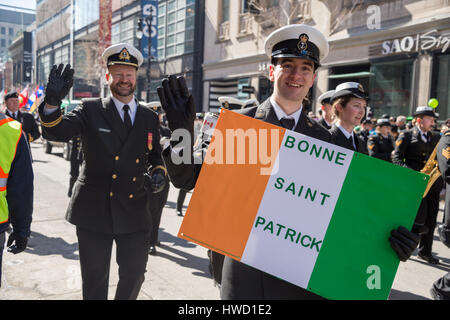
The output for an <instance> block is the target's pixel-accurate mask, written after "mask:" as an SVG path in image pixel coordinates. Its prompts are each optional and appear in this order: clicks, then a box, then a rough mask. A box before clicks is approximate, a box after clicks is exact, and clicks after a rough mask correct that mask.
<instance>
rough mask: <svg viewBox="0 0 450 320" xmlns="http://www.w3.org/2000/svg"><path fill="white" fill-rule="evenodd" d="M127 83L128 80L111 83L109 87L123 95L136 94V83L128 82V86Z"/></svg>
mask: <svg viewBox="0 0 450 320" xmlns="http://www.w3.org/2000/svg"><path fill="white" fill-rule="evenodd" d="M125 84H126V82H119V83H117V84H114V83H111V84H110V86H109V87H110V89H111V91H112V92H113V93H115V94H117V95H118V96H121V97H128V96H131V95H132V94H134V91H135V90H136V84H132V83H128V86H125Z"/></svg>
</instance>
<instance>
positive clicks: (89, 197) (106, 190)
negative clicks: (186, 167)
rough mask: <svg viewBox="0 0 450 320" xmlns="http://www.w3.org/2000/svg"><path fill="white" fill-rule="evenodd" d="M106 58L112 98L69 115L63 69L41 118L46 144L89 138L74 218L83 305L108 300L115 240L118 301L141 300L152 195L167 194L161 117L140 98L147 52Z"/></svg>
mask: <svg viewBox="0 0 450 320" xmlns="http://www.w3.org/2000/svg"><path fill="white" fill-rule="evenodd" d="M103 60H104V62H105V64H106V66H107V68H108V70H107V73H106V79H107V81H108V85H109V88H110V90H111V96H110V97H108V98H106V99H102V98H90V99H83V101H82V103H81V104H80V105H79V106H78V107H76V108H75V109H74V111H73V112H70V113H68V114H66V115H62V114H61V111H60V108H59V106H60V104H61V100H62V99H63V98H64V97H65V96H66V94H67V93H68V92H69V90H70V88H71V87H72V84H73V72H74V71H73V69H71V67H70V65H67V66H66V67H65V68H63V65H59V67H56V65H55V66H53V69H52V70H51V72H50V75H49V81H48V84H47V87H46V95H45V99H44V102H43V103H42V104H41V105H40V107H39V114H40V117H41V124H42V129H43V136H44V137H45V138H46V139H50V140H58V141H69V140H70V139H71V138H72V137H74V136H80V137H81V142H82V151H83V165H82V168H81V173H80V175H79V177H78V180H77V182H76V183H75V186H74V190H73V195H72V197H71V200H70V203H69V207H68V209H67V213H66V219H67V220H68V221H69V222H70V223H72V224H74V225H76V232H77V237H78V244H79V254H80V265H81V277H82V280H83V287H82V288H83V299H95V300H99V299H107V297H108V286H109V283H108V280H109V269H110V263H111V250H112V245H113V242H115V244H116V248H117V251H116V255H117V263H118V265H119V283H118V284H117V290H116V293H115V299H136V298H137V296H138V294H139V291H140V288H141V285H142V283H143V281H144V273H145V271H146V266H147V260H148V252H149V236H150V228H151V224H152V219H151V215H150V212H149V211H148V210H147V201H148V199H149V196H148V193H149V192H159V191H161V190H162V189H163V188H164V183H165V175H166V169H165V167H164V162H163V160H162V158H161V146H160V144H159V140H160V139H159V120H158V116H157V114H156V113H155V112H154V111H152V110H150V109H149V108H146V107H143V106H141V105H140V104H139V103H138V101H137V100H136V98H135V96H134V91H135V88H136V73H137V69H138V68H139V66H140V65H141V64H142V60H143V58H142V54H141V53H140V52H139V51H138V50H137V49H136V48H134V47H133V46H131V45H129V44H125V43H120V44H115V45H112V46H110V47H109V48H107V49H106V50H105V52H104V53H103ZM63 69H64V70H63Z"/></svg>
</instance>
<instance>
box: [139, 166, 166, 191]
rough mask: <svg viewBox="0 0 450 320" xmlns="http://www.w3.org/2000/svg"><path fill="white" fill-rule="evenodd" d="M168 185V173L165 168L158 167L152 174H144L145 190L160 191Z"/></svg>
mask: <svg viewBox="0 0 450 320" xmlns="http://www.w3.org/2000/svg"><path fill="white" fill-rule="evenodd" d="M165 186H166V175H165V174H164V170H162V169H156V170H155V171H154V172H153V173H152V174H151V175H150V174H149V173H145V174H144V188H145V190H147V191H149V192H152V193H158V192H161V191H162V190H163V189H164V187H165Z"/></svg>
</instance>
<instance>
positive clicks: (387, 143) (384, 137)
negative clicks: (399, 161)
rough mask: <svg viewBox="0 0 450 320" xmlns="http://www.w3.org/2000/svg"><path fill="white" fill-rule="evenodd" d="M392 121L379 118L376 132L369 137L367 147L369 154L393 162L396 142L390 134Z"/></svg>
mask: <svg viewBox="0 0 450 320" xmlns="http://www.w3.org/2000/svg"><path fill="white" fill-rule="evenodd" d="M390 128H391V123H390V122H389V120H387V119H378V121H377V126H376V129H375V131H376V134H375V135H373V136H370V137H369V140H368V141H367V149H368V151H369V156H371V157H375V158H378V159H381V160H384V161H388V162H392V151H393V150H394V142H393V141H392V137H391V136H390V135H389V130H390Z"/></svg>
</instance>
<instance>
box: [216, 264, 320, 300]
mask: <svg viewBox="0 0 450 320" xmlns="http://www.w3.org/2000/svg"><path fill="white" fill-rule="evenodd" d="M220 298H221V299H222V300H324V298H323V297H321V296H319V295H317V294H314V293H312V292H310V291H307V290H305V289H303V288H300V287H298V286H296V285H294V284H292V283H289V282H286V281H284V280H281V279H279V278H277V277H275V276H272V275H270V274H268V273H265V272H263V271H260V270H258V269H255V268H253V267H250V266H249V265H246V264H244V263H241V262H239V261H235V260H233V259H231V258H229V257H225V260H224V262H223V268H222V286H221V288H220Z"/></svg>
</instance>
